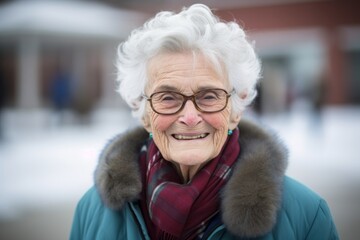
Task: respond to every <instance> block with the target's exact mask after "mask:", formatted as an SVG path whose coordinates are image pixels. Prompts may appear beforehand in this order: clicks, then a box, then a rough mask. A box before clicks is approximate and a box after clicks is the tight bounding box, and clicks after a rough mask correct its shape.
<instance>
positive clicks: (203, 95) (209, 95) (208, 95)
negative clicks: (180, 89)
mask: <svg viewBox="0 0 360 240" xmlns="http://www.w3.org/2000/svg"><path fill="white" fill-rule="evenodd" d="M197 98H198V99H199V100H204V101H213V100H217V99H219V96H218V94H217V93H216V91H211V90H206V91H202V92H199V93H198V95H197Z"/></svg>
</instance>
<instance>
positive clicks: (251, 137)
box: [95, 120, 287, 237]
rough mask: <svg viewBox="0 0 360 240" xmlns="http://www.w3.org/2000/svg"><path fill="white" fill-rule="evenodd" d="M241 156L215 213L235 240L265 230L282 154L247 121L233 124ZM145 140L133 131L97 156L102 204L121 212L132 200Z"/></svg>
mask: <svg viewBox="0 0 360 240" xmlns="http://www.w3.org/2000/svg"><path fill="white" fill-rule="evenodd" d="M239 129H240V138H239V142H240V147H241V152H240V155H239V160H238V163H237V165H236V166H235V169H234V171H233V173H232V176H231V178H230V180H229V181H228V183H227V184H226V185H225V187H224V190H223V192H222V201H221V213H222V220H223V222H224V224H225V226H226V228H227V229H228V230H229V231H230V232H232V233H233V234H235V235H237V236H241V237H255V236H260V235H263V234H266V233H267V232H269V231H270V230H271V229H272V227H273V226H274V225H275V223H276V216H277V212H278V210H279V209H280V206H281V199H282V181H283V177H284V173H285V169H286V166H287V150H286V149H285V147H284V146H283V145H282V144H281V142H280V141H279V140H278V138H277V137H276V136H274V135H273V134H270V133H268V132H267V131H265V130H263V129H262V128H260V127H258V126H256V125H255V124H253V123H250V122H248V121H244V120H242V121H241V122H240V124H239ZM147 138H148V133H147V132H146V131H145V130H144V129H143V128H137V129H134V130H132V131H128V132H126V133H124V134H120V135H118V136H116V137H115V138H113V139H112V140H111V141H110V142H109V143H108V145H107V146H106V147H105V149H104V150H103V152H102V154H101V155H100V161H99V164H98V166H97V168H96V170H95V185H96V188H97V189H98V191H99V193H100V195H101V198H102V200H103V201H104V203H105V204H106V205H107V206H108V207H110V208H112V209H121V208H122V206H123V205H124V204H125V203H126V202H129V201H134V200H136V199H138V197H139V195H140V194H139V193H140V192H141V187H142V186H141V176H140V171H139V166H138V156H139V152H140V148H141V146H142V145H143V144H144V141H145V140H146V139H147Z"/></svg>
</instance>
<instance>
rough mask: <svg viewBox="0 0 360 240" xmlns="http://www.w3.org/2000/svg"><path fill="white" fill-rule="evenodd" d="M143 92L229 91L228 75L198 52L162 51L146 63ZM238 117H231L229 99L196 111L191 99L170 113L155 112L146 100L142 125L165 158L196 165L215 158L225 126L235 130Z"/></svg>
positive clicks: (225, 135)
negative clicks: (209, 109) (217, 109)
mask: <svg viewBox="0 0 360 240" xmlns="http://www.w3.org/2000/svg"><path fill="white" fill-rule="evenodd" d="M148 79H149V82H148V85H147V87H146V91H145V93H146V95H147V96H150V95H151V94H152V93H155V92H158V91H164V90H168V89H171V90H172V91H177V92H179V93H182V94H185V95H193V94H194V93H196V92H198V91H199V90H200V89H203V88H221V89H224V90H226V91H227V92H231V90H232V89H231V87H230V85H229V83H228V80H227V77H226V76H222V75H219V74H218V73H217V72H216V71H215V70H214V69H213V68H212V67H211V64H210V63H209V62H207V61H206V60H205V58H204V57H203V56H202V55H200V54H198V55H196V56H195V57H194V56H193V55H192V54H185V53H184V54H180V53H179V54H162V55H159V56H157V57H155V58H154V59H152V60H151V61H150V63H149V65H148ZM239 120H240V117H239V116H235V117H231V101H228V105H227V107H226V108H225V109H224V110H223V111H221V112H217V113H202V112H199V111H198V110H197V109H196V108H195V106H194V103H193V102H192V101H187V102H186V104H185V106H184V108H183V109H182V110H181V111H180V112H178V113H176V114H173V115H160V114H157V113H155V112H154V111H153V110H152V109H151V107H150V104H149V103H147V106H146V113H145V116H144V121H143V122H144V127H145V128H146V129H147V130H148V131H149V132H152V133H153V139H154V141H155V144H156V145H157V147H158V148H159V150H160V152H161V154H162V155H163V157H164V158H165V159H166V160H169V161H172V162H175V163H178V164H180V165H185V166H195V165H200V164H202V163H205V162H206V161H208V160H210V159H213V158H214V157H216V156H217V155H218V154H219V152H220V150H221V148H222V146H223V145H224V143H225V141H226V138H227V132H228V129H234V128H235V127H236V126H237V124H238V122H239Z"/></svg>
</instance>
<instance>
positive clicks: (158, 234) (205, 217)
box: [140, 129, 240, 239]
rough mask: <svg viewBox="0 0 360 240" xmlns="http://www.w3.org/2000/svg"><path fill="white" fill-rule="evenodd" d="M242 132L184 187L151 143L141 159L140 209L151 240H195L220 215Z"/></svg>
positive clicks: (234, 134) (168, 163)
mask: <svg viewBox="0 0 360 240" xmlns="http://www.w3.org/2000/svg"><path fill="white" fill-rule="evenodd" d="M238 137H239V130H238V129H236V130H235V131H234V132H233V134H232V135H231V136H229V137H228V139H227V140H226V143H225V144H224V147H223V149H222V150H221V152H220V154H219V155H218V156H217V157H216V158H214V159H213V160H211V161H209V162H208V163H207V164H206V165H205V166H204V167H203V168H202V169H200V170H199V171H198V172H197V173H196V175H195V176H194V177H193V179H192V180H191V181H190V182H189V183H187V184H183V182H182V178H181V176H179V174H178V172H177V170H176V169H175V167H174V165H173V164H172V163H171V162H169V161H167V160H165V159H164V158H163V157H162V156H161V154H160V152H159V150H158V148H157V147H156V145H155V143H154V142H153V141H152V140H150V142H149V143H148V145H144V146H143V148H142V152H141V155H140V162H141V171H142V176H143V186H144V187H143V190H142V198H141V200H140V206H141V209H142V212H143V215H144V219H145V223H146V226H147V229H148V232H149V234H150V237H151V239H196V238H198V237H200V236H201V234H202V233H203V232H204V230H205V228H206V226H207V223H208V222H209V220H210V219H211V218H212V217H213V216H214V215H215V214H216V213H218V211H219V207H220V191H221V189H222V187H223V186H224V184H225V183H226V181H227V179H228V178H229V176H230V173H231V170H232V168H233V165H234V163H235V162H236V160H237V157H238V155H239V152H240V145H239V143H238Z"/></svg>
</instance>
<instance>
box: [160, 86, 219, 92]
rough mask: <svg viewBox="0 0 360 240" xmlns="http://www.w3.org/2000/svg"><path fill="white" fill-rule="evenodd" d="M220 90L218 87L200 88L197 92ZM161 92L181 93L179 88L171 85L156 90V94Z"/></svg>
mask: <svg viewBox="0 0 360 240" xmlns="http://www.w3.org/2000/svg"><path fill="white" fill-rule="evenodd" d="M215 88H217V89H218V88H219V87H217V86H200V87H199V88H197V90H196V92H199V91H203V90H209V89H215ZM161 91H172V92H180V91H179V89H178V88H177V87H174V86H171V85H162V86H159V87H157V88H156V90H155V91H154V92H161Z"/></svg>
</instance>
